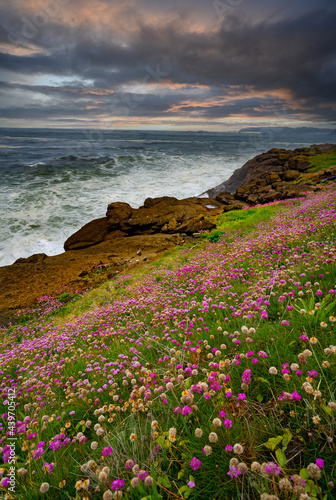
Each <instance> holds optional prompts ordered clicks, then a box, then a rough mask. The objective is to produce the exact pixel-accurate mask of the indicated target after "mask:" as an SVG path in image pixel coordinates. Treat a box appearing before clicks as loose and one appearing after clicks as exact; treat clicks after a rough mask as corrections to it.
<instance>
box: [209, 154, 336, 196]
mask: <svg viewBox="0 0 336 500" xmlns="http://www.w3.org/2000/svg"><path fill="white" fill-rule="evenodd" d="M335 147H336V146H335V144H319V145H313V146H310V147H306V148H298V149H294V150H289V149H276V148H273V149H270V150H269V151H267V152H266V153H262V154H260V155H257V156H255V157H254V158H252V159H251V160H249V161H248V162H247V163H245V165H243V166H242V167H241V168H239V169H237V170H235V172H234V173H233V174H232V175H231V177H230V178H229V179H228V180H227V181H225V182H222V183H221V184H219V185H218V186H216V187H214V188H212V189H209V190H208V191H206V194H207V195H208V196H209V197H211V198H213V197H216V196H217V195H218V194H219V193H221V192H223V191H228V192H229V193H232V194H233V193H235V192H236V191H237V189H238V188H239V187H240V186H247V185H249V184H256V183H257V182H258V181H265V180H266V184H272V183H273V182H277V179H276V178H273V179H271V181H272V182H269V181H268V180H267V177H268V176H269V175H272V176H273V175H278V176H279V177H280V180H285V181H289V180H294V179H297V178H298V177H299V176H300V175H301V173H303V172H305V171H306V170H307V169H308V168H309V167H310V166H311V164H310V162H309V157H310V156H313V155H316V154H322V153H327V152H328V151H331V150H333V149H335ZM293 176H294V177H293ZM251 194H252V193H251Z"/></svg>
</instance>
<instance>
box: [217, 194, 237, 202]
mask: <svg viewBox="0 0 336 500" xmlns="http://www.w3.org/2000/svg"><path fill="white" fill-rule="evenodd" d="M234 199H235V198H234V195H233V194H231V193H229V191H222V192H221V193H218V194H217V195H216V200H217V201H219V202H220V203H222V204H223V205H230V204H231V203H232V202H233V201H234Z"/></svg>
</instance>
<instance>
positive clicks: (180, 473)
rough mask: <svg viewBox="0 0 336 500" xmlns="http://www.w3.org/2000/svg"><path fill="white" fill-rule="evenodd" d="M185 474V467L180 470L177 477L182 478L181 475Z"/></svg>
mask: <svg viewBox="0 0 336 500" xmlns="http://www.w3.org/2000/svg"><path fill="white" fill-rule="evenodd" d="M183 476H184V469H182V470H180V472H179V473H178V474H177V479H181V477H183Z"/></svg>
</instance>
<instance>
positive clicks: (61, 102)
mask: <svg viewBox="0 0 336 500" xmlns="http://www.w3.org/2000/svg"><path fill="white" fill-rule="evenodd" d="M335 26H336V2H335V1H334V0H327V1H326V0H281V1H279V0H175V1H173V0H161V1H160V0H125V1H121V0H11V1H8V0H0V71H1V72H0V126H18V127H21V126H24V127H30V126H43V127H45V126H46V127H76V128H77V127H86V128H87V127H102V128H115V127H119V128H150V129H153V128H155V129H161V128H164V129H167V128H168V129H185V130H198V129H202V130H230V129H231V130H235V129H239V128H241V127H244V126H264V125H265V126H269V125H270V124H274V125H280V126H282V125H290V126H317V127H335V122H336V91H335V89H336V29H335Z"/></svg>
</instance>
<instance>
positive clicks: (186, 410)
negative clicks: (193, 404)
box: [181, 406, 192, 415]
mask: <svg viewBox="0 0 336 500" xmlns="http://www.w3.org/2000/svg"><path fill="white" fill-rule="evenodd" d="M191 412H192V409H191V408H190V406H183V408H182V411H181V413H182V415H189V413H191Z"/></svg>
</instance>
